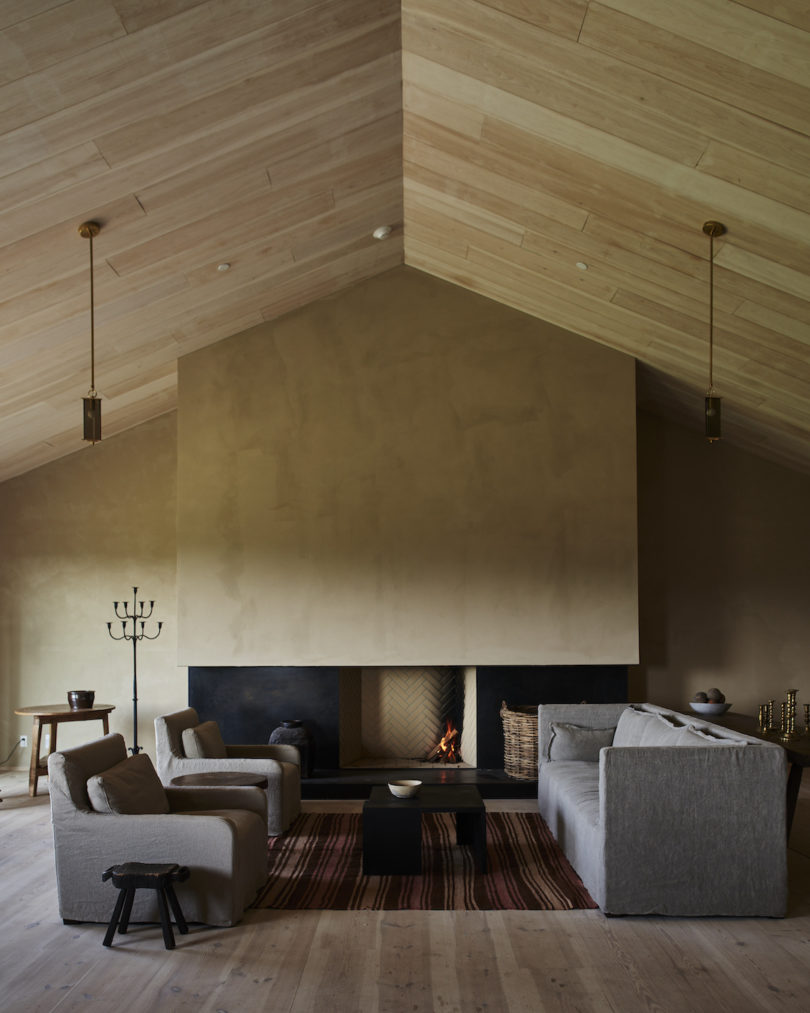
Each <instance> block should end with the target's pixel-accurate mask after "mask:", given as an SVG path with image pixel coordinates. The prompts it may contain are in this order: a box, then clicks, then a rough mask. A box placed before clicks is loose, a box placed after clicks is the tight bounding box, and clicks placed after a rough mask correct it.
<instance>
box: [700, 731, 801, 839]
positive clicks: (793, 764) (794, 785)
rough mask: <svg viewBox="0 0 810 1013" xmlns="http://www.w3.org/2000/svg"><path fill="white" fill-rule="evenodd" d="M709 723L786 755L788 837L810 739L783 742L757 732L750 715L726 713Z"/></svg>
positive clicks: (774, 736) (773, 736) (775, 737)
mask: <svg viewBox="0 0 810 1013" xmlns="http://www.w3.org/2000/svg"><path fill="white" fill-rule="evenodd" d="M708 720H709V721H712V722H714V724H716V725H723V726H724V727H725V728H731V729H732V730H733V731H735V732H743V733H744V734H745V735H753V737H754V738H755V739H762V740H763V742H774V743H776V745H777V746H781V747H782V748H783V749H784V751H785V752H786V753H787V758H788V763H789V764H790V769H789V771H788V780H787V800H786V801H787V809H786V815H787V835H788V838H789V837H790V828H791V827H792V826H793V814H794V813H795V812H796V802H797V801H798V798H799V788H800V787H801V783H802V773H803V771H804V768H805V767H810V737H808V736H807V735H806V734H805V735H802V736H801V737H800V738H797V739H791V740H790V741H789V742H783V741H782V740H781V739H780V738H779V736H778V735H773V734H768V733H766V732H761V731H760V730H759V723H758V721H757V719H756V718H755V717H751V715H750V714H732V713H730V712H726V713H725V714H722V715H720V716H716V717H710V718H708Z"/></svg>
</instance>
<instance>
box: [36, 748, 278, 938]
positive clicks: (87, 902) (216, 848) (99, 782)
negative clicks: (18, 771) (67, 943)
mask: <svg viewBox="0 0 810 1013" xmlns="http://www.w3.org/2000/svg"><path fill="white" fill-rule="evenodd" d="M48 777H49V780H50V794H51V821H52V824H53V842H54V855H55V859H56V886H57V894H58V898H59V914H60V916H61V917H62V918H63V919H64V920H65V921H66V922H108V921H109V920H110V915H111V914H112V911H113V907H114V906H115V901H116V890H115V889H114V888H113V887H112V885H111V884H110V883H105V882H102V879H101V876H102V873H103V872H104V870H105V869H107V868H109V867H110V866H111V865H118V864H122V863H126V862H156V863H167V862H173V863H177V864H179V865H186V866H188V868H189V870H190V872H191V875H190V877H189V879H188V880H186V881H185V882H183V883H178V884H177V888H176V892H177V899H178V900H179V902H180V906H181V908H182V910H183V914H184V915H185V917H186V920H187V921H190V922H204V923H205V924H208V925H233V924H235V923H236V922H238V921H239V920H240V919H241V917H242V914H243V912H244V910H245V908H246V907H248V906H249V905H250V904H251V903H252V902H253V900H254V899H255V897H256V892H257V891H258V890H259V889H260V888H261V887H262V886H263V885H264V883H265V882H266V881H267V836H266V831H265V821H266V818H267V815H266V801H265V797H264V793H263V792H261V791H259V789H258V788H241V787H240V788H210V789H209V788H168V789H164V788H163V786H162V785H161V783H160V779H159V778H158V776H157V773H156V771H155V769H154V767H152V765H151V760H149V758H148V756H147V755H146V754H145V753H140V754H139V755H138V756H133V757H131V758H127V750H126V746H125V744H124V739H123V738H122V736H121V735H117V734H114V735H105V736H104V738H101V739H96V740H95V741H94V742H88V743H86V744H85V745H81V746H76V747H75V748H73V749H65V750H62V751H60V752H55V753H51V755H50V756H49V757H48ZM100 795H101V796H102V799H101V801H99V796H100ZM121 810H127V811H126V812H123V811H121ZM159 919H160V916H159V912H158V907H157V902H156V891H154V890H139V891H138V892H137V894H136V898H135V904H134V906H133V909H132V914H131V921H133V922H139V921H146V922H152V921H159Z"/></svg>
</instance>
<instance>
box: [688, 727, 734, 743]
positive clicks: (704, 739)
mask: <svg viewBox="0 0 810 1013" xmlns="http://www.w3.org/2000/svg"><path fill="white" fill-rule="evenodd" d="M678 745H679V746H747V745H748V743H747V742H745V741H744V740H741V739H725V738H722V737H721V736H720V735H712V734H711V732H707V731H703V729H701V728H696V727H695V725H688V726H687V727H686V728H682V729H681V734H680V737H679V739H678Z"/></svg>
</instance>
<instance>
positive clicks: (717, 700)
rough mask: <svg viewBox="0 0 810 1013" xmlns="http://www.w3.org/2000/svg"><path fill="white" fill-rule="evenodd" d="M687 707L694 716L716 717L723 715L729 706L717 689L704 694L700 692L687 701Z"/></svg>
mask: <svg viewBox="0 0 810 1013" xmlns="http://www.w3.org/2000/svg"><path fill="white" fill-rule="evenodd" d="M689 706H690V707H691V708H692V710H693V711H694V712H695V714H705V715H706V716H707V717H717V715H719V714H725V713H726V711H727V710H728V709H729V707H730V706H731V704H730V703H726V698H725V696H724V695H723V694H722V693H721V692H720V690H719V689H710V690H709V691H708V692H706V693H704V692H703V691H702V690H701V691H700V692H699V693H695V695H694V697H692V699H691V700H690V701H689Z"/></svg>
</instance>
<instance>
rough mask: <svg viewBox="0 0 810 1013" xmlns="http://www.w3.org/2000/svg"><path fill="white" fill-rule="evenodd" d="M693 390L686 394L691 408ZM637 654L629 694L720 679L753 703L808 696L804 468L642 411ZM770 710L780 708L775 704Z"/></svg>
mask: <svg viewBox="0 0 810 1013" xmlns="http://www.w3.org/2000/svg"><path fill="white" fill-rule="evenodd" d="M701 406H702V400H701V395H700V392H699V391H698V393H697V395H696V399H695V412H696V414H697V415H698V416H699V414H700V411H701ZM638 471H639V599H640V627H641V651H640V657H641V663H640V665H639V666H638V668H637V669H636V670H635V671H634V672H633V673H632V682H631V687H632V698H633V699H646V700H652V701H654V702H655V703H659V704H662V705H663V706H668V707H673V708H678V709H679V710H685V709H687V706H688V701H689V700H690V699H691V698H692V696H693V695H694V693H695V692H696V691H697V690H704V691H705V690H707V689H709V688H711V687H713V686H717V687H718V688H719V689H721V690H722V691H723V692H724V693H725V694H726V697H727V699H728V700H729V701H730V702H731V703H732V704H733V706H734V710H736V711H739V712H741V713H747V714H756V713H757V705H758V704H759V703H761V702H764V701H766V700H768V699H771V698H773V699H776V700H777V701H781V700H784V699H785V690H787V689H796V688H798V689H799V697H798V702H799V705H800V720H803V712H802V710H801V705H803V704H805V703H810V669H809V668H808V660H807V659H808V658H809V657H810V622H808V616H810V570H809V569H808V562H809V561H810V525H809V524H808V515H809V514H810V476H808V475H805V474H801V473H798V472H794V471H790V470H788V469H786V468H782V467H779V466H777V465H773V464H770V463H769V462H767V461H765V460H763V459H762V458H759V457H756V456H754V455H753V454H748V453H744V452H742V451H740V450H736V449H735V448H734V447H733V446H730V445H729V444H727V443H725V442H722V441H721V442H720V443H718V444H714V445H712V446H709V445H708V444H707V443H706V442H705V440H704V439H703V437H702V435H701V433H700V432H693V431H691V430H687V429H684V428H683V427H681V426H676V425H673V424H671V423H667V422H664V421H662V420H660V419H657V418H654V417H653V416H651V415H647V414H645V413H640V415H639V463H638ZM777 713H778V711H777Z"/></svg>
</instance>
